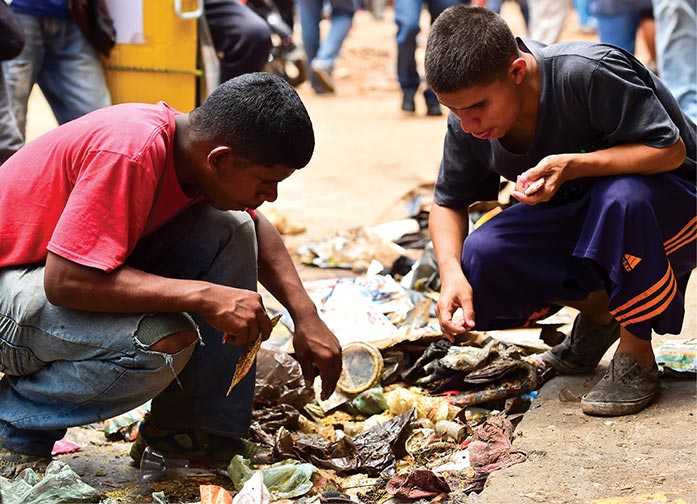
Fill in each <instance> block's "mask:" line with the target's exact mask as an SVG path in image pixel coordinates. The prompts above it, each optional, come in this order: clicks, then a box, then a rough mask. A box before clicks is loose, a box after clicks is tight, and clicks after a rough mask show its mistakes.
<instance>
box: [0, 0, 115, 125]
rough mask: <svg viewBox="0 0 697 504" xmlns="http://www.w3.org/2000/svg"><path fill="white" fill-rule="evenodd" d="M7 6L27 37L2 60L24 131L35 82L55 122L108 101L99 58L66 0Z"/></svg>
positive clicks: (27, 1) (21, 0)
mask: <svg viewBox="0 0 697 504" xmlns="http://www.w3.org/2000/svg"><path fill="white" fill-rule="evenodd" d="M94 1H96V0H94ZM10 8H11V9H12V10H13V12H14V14H15V15H16V18H17V20H18V21H19V24H20V26H21V27H22V30H23V31H24V37H25V43H24V48H23V49H22V52H21V53H20V54H19V55H18V56H16V57H15V58H13V59H11V60H9V61H5V62H4V63H3V71H4V74H5V80H6V81H7V89H8V92H9V94H10V103H11V105H12V111H13V113H14V115H15V119H16V120H17V126H18V127H19V131H20V132H21V133H22V134H24V132H25V128H26V121H27V104H28V101H29V94H30V93H31V90H32V87H33V86H34V84H38V85H39V88H41V92H42V93H43V94H44V96H45V97H46V100H47V101H48V103H49V105H50V106H51V110H53V114H54V115H55V116H56V120H57V121H58V123H59V124H63V123H66V122H68V121H71V120H73V119H75V118H77V117H80V116H82V115H84V114H86V113H88V112H91V111H93V110H95V109H98V108H102V107H106V106H108V105H110V104H111V98H110V97H109V90H108V89H107V86H106V79H105V77H104V70H103V69H102V62H101V60H100V59H99V55H98V54H97V50H96V49H95V47H94V46H93V45H92V43H91V42H90V41H89V40H88V39H87V38H86V37H85V35H84V33H83V32H82V30H81V29H80V26H79V25H78V24H77V23H76V22H75V19H73V16H72V15H71V13H70V12H69V10H68V0H14V1H13V2H12V4H11V5H10Z"/></svg>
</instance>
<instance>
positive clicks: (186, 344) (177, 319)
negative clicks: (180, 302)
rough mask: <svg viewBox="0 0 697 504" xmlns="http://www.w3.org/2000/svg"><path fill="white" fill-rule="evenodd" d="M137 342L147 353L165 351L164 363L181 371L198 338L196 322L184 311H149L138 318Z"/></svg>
mask: <svg viewBox="0 0 697 504" xmlns="http://www.w3.org/2000/svg"><path fill="white" fill-rule="evenodd" d="M135 340H136V344H137V345H138V346H139V347H140V348H142V349H143V350H146V351H147V352H157V353H161V354H166V356H168V358H167V359H166V360H167V362H169V363H171V365H173V366H174V368H175V370H176V371H177V372H179V371H181V370H182V369H183V368H184V366H185V365H186V363H187V362H188V361H189V358H190V357H191V355H192V354H193V352H194V346H195V345H194V344H195V343H196V342H197V341H198V340H199V333H198V328H197V327H196V324H195V323H194V321H193V320H192V319H191V317H190V316H189V315H187V314H185V313H154V314H148V315H145V316H144V317H143V319H142V320H141V321H140V325H139V327H138V330H137V331H136V334H135Z"/></svg>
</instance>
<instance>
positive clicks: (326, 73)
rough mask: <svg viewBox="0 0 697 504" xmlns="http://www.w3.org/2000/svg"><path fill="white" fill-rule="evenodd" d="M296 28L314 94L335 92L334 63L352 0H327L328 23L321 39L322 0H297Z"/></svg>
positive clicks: (351, 11)
mask: <svg viewBox="0 0 697 504" xmlns="http://www.w3.org/2000/svg"><path fill="white" fill-rule="evenodd" d="M298 6H299V7H300V27H301V29H302V38H303V47H304V48H305V54H307V61H308V63H309V64H310V72H311V74H310V82H311V84H312V89H314V90H315V92H316V93H320V94H321V93H333V92H334V91H335V86H334V78H333V76H332V73H333V71H334V62H335V61H336V58H337V57H338V56H339V53H340V52H341V46H342V44H343V43H344V40H345V39H346V36H347V35H348V32H349V30H350V29H351V24H352V23H353V15H354V14H355V12H356V7H355V5H354V3H353V0H329V8H330V10H331V13H330V18H331V26H330V28H329V33H327V37H326V38H325V39H324V40H323V41H321V36H320V22H321V21H322V15H323V11H324V1H323V0H299V2H298Z"/></svg>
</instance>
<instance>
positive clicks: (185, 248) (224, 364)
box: [0, 203, 257, 455]
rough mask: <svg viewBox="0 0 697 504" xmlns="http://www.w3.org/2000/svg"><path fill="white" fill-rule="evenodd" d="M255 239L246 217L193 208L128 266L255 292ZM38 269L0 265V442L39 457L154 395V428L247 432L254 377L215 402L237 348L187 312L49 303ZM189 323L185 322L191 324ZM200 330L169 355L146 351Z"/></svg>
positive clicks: (149, 240) (145, 243)
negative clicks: (76, 429)
mask: <svg viewBox="0 0 697 504" xmlns="http://www.w3.org/2000/svg"><path fill="white" fill-rule="evenodd" d="M256 247H257V245H256V234H255V228H254V223H253V222H252V220H251V218H250V217H249V215H248V214H246V213H245V212H221V211H218V210H214V209H212V208H211V207H210V206H209V205H208V204H206V203H201V204H198V205H196V206H194V207H192V208H190V209H188V210H186V211H185V212H183V213H182V214H180V215H179V216H177V217H176V218H175V219H173V220H172V221H171V222H170V223H169V224H167V225H166V226H164V227H163V228H161V229H160V230H158V231H156V232H155V233H153V234H151V235H149V236H147V237H145V238H144V239H142V240H141V241H140V242H139V244H138V247H137V248H136V250H135V251H134V252H133V254H131V256H130V257H129V259H128V264H130V265H132V266H134V267H137V268H140V269H143V270H145V271H149V272H152V273H155V274H159V275H162V276H167V277H170V278H182V279H184V278H186V279H199V280H204V281H208V282H213V283H217V284H222V285H229V286H234V287H238V288H243V289H248V290H255V289H256V282H257V276H256V268H257V261H256V250H257V249H256ZM43 273H44V267H43V266H34V267H31V268H5V269H2V270H0V371H2V372H3V373H5V374H6V376H5V377H4V378H3V379H2V380H0V446H6V447H8V448H10V449H11V450H14V451H17V452H20V453H27V454H34V455H48V454H49V453H50V451H51V448H52V446H53V443H54V442H55V441H57V440H58V439H60V438H62V437H63V435H64V434H65V430H66V429H67V428H68V427H72V426H76V425H84V424H88V423H91V422H95V421H99V420H104V419H107V418H111V417H113V416H115V415H118V414H120V413H123V412H125V411H128V410H130V409H132V408H134V407H136V406H139V405H140V404H142V403H144V402H145V401H147V400H148V399H151V398H153V401H152V408H151V415H152V418H153V421H154V422H155V423H156V424H157V425H160V426H162V427H165V428H176V427H189V428H198V429H201V430H202V431H204V432H209V433H213V434H219V435H223V436H228V437H241V436H244V435H245V434H246V432H247V430H248V428H249V423H250V420H251V411H252V400H253V393H254V382H255V376H254V375H255V370H254V369H252V370H251V371H250V373H249V374H248V375H247V376H246V377H245V378H244V379H243V380H242V381H241V382H240V383H239V384H238V385H237V386H236V387H235V388H234V389H233V391H232V392H231V394H230V395H229V396H228V397H226V396H225V392H226V390H227V388H228V386H229V384H230V380H231V378H232V374H233V371H234V368H235V364H236V362H237V359H238V358H239V355H240V353H241V347H236V346H232V345H223V343H222V334H221V333H220V332H219V331H217V330H215V329H213V328H212V327H211V326H209V325H208V324H207V323H206V322H205V321H204V320H202V319H201V318H200V317H198V316H197V315H196V314H191V316H190V315H189V314H185V313H168V314H145V313H133V314H114V313H94V312H82V311H78V310H71V309H67V308H61V307H57V306H54V305H51V304H50V303H49V302H48V301H47V300H46V297H45V294H44V289H43ZM192 318H193V320H192ZM197 326H198V330H199V331H200V333H199V334H200V338H201V340H202V343H203V344H201V345H199V344H196V343H193V344H192V345H190V346H188V347H186V348H184V349H182V350H181V351H179V352H178V353H176V354H174V355H169V354H164V353H159V352H153V351H149V350H148V348H149V347H150V346H152V345H153V344H155V343H156V342H157V341H159V340H160V339H162V338H164V337H166V336H167V335H169V334H173V333H175V332H182V331H196V330H197Z"/></svg>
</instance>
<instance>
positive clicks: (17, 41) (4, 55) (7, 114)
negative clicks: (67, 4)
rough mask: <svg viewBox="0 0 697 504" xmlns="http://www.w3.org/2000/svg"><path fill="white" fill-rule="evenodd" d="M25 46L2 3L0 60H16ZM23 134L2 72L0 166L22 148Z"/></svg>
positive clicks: (10, 15) (20, 28)
mask: <svg viewBox="0 0 697 504" xmlns="http://www.w3.org/2000/svg"><path fill="white" fill-rule="evenodd" d="M23 46H24V33H23V32H22V27H21V26H20V25H19V23H18V22H17V19H15V17H14V15H13V14H12V11H11V10H10V8H9V7H8V6H7V4H6V3H5V2H3V1H0V60H7V59H11V58H14V57H15V56H17V55H18V54H19V53H20V52H21V51H22V47H23ZM22 142H23V139H22V134H21V133H20V132H19V129H18V128H17V121H16V120H15V116H14V114H13V113H12V108H11V107H10V100H9V98H8V96H7V89H6V88H5V79H4V77H3V74H2V72H1V71H0V164H2V163H4V162H5V160H6V159H7V158H8V157H10V156H11V155H12V154H14V153H15V152H16V151H17V149H19V148H20V147H21V146H22Z"/></svg>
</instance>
